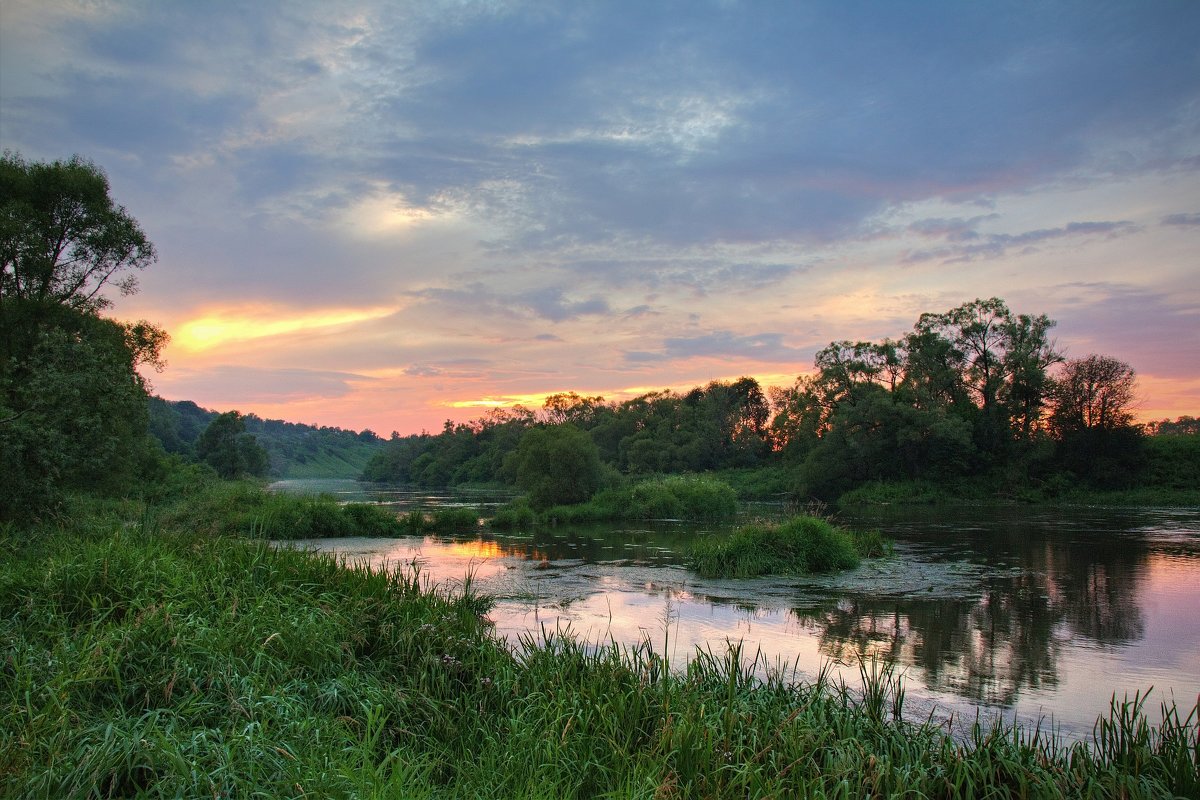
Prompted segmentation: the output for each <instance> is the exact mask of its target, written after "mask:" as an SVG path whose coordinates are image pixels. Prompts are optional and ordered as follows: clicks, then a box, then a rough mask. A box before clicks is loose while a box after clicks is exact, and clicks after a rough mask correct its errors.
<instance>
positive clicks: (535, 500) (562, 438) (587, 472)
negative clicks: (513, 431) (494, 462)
mask: <svg viewBox="0 0 1200 800" xmlns="http://www.w3.org/2000/svg"><path fill="white" fill-rule="evenodd" d="M514 468H515V472H516V479H517V485H518V486H520V487H521V488H522V489H524V490H525V491H526V492H528V494H529V504H530V505H531V506H533V507H534V508H549V507H550V506H553V505H563V504H571V503H582V502H583V501H585V500H587V499H588V498H590V497H591V496H592V495H593V494H595V492H596V490H597V489H599V488H600V481H601V477H602V475H603V472H602V470H601V466H600V451H599V450H598V449H597V447H596V445H595V443H593V442H592V440H591V439H590V438H589V437H588V435H587V434H586V433H584V432H583V431H581V430H579V429H578V428H576V427H575V426H573V425H554V426H549V427H537V428H531V429H530V430H528V431H526V432H525V434H524V435H523V436H522V437H521V443H520V444H519V445H518V446H517V451H516V453H515V455H514Z"/></svg>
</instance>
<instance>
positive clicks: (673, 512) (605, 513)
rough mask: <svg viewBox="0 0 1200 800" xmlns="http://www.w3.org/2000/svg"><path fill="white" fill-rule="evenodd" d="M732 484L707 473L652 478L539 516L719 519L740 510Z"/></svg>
mask: <svg viewBox="0 0 1200 800" xmlns="http://www.w3.org/2000/svg"><path fill="white" fill-rule="evenodd" d="M737 509H738V501H737V494H736V493H735V492H734V491H733V489H732V488H731V487H730V486H729V484H727V483H724V482H723V481H719V480H717V479H715V478H711V477H708V476H705V475H669V476H666V477H662V478H649V479H647V480H643V481H639V482H638V483H635V484H633V485H632V486H625V487H620V488H608V489H602V490H601V491H599V492H597V493H596V496H595V497H593V498H592V499H591V500H589V501H587V502H586V503H578V504H576V505H569V506H554V507H553V508H549V509H547V510H546V511H544V512H542V514H541V515H540V516H539V517H538V520H539V521H540V522H544V523H549V524H564V523H581V522H608V521H614V520H654V519H684V520H715V519H728V518H730V517H732V516H734V515H735V514H736V513H737Z"/></svg>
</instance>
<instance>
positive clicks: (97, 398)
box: [0, 152, 167, 520]
mask: <svg viewBox="0 0 1200 800" xmlns="http://www.w3.org/2000/svg"><path fill="white" fill-rule="evenodd" d="M153 260H154V249H153V247H152V246H151V245H150V243H149V241H148V240H147V239H146V237H145V234H144V233H143V232H142V231H141V229H140V228H139V227H138V225H137V223H136V222H135V221H134V220H133V218H132V217H130V216H129V215H128V214H127V213H126V212H125V210H124V209H123V208H121V207H120V206H117V205H116V204H115V203H114V202H113V201H112V199H111V198H110V197H109V195H108V180H107V178H105V176H104V173H103V172H101V171H100V170H99V168H97V167H96V166H95V165H93V164H90V163H89V162H86V161H84V160H82V159H80V158H73V159H71V160H69V161H65V162H64V161H56V162H53V163H40V162H32V163H31V162H26V161H24V160H23V159H22V158H21V157H20V156H18V155H16V154H13V153H10V152H5V153H4V155H3V157H0V469H2V470H3V474H4V481H5V490H4V492H3V493H0V520H3V519H13V518H17V517H31V516H39V515H43V514H46V513H50V512H51V511H52V510H53V509H54V507H55V506H56V505H57V504H58V503H59V501H60V500H61V498H62V496H63V493H64V492H66V491H69V490H77V489H81V488H85V487H86V488H88V489H91V490H95V491H101V492H119V491H124V490H127V489H129V488H131V487H132V485H133V484H134V483H135V481H136V479H137V478H138V477H139V475H140V474H141V472H142V470H143V469H144V468H145V467H146V466H147V465H153V464H154V463H155V461H156V458H155V454H154V453H153V450H152V448H151V447H150V445H149V444H148V442H147V439H146V435H145V433H146V427H147V420H146V408H145V394H146V392H145V388H146V387H145V381H144V379H143V378H142V376H141V375H140V374H139V373H138V372H137V367H138V366H139V365H148V366H151V367H154V368H161V366H162V362H161V360H160V357H159V353H160V350H161V348H162V346H163V344H164V343H165V342H166V339H167V337H166V334H165V333H164V332H163V331H162V330H160V329H158V328H156V327H155V326H153V325H151V324H150V323H148V322H144V321H143V322H137V323H121V322H116V321H114V320H109V319H105V318H103V317H101V316H100V315H99V312H100V311H101V310H102V309H103V308H105V307H106V306H107V305H108V304H109V302H108V300H107V299H106V298H105V297H104V296H103V295H102V294H101V290H102V289H104V288H105V287H106V286H108V285H115V286H116V287H117V288H118V289H120V290H121V291H122V292H123V293H129V292H132V291H133V290H134V288H135V282H134V281H133V279H132V276H131V275H122V273H127V272H130V271H133V270H139V269H142V268H144V267H145V266H146V265H147V264H149V263H150V262H152V261H153Z"/></svg>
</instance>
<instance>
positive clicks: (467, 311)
mask: <svg viewBox="0 0 1200 800" xmlns="http://www.w3.org/2000/svg"><path fill="white" fill-rule="evenodd" d="M413 294H414V296H416V297H419V298H421V299H424V300H427V301H429V302H432V303H434V304H436V305H437V306H440V307H441V308H442V309H444V310H445V311H446V312H448V313H451V314H456V315H464V316H468V317H469V316H474V317H481V316H493V317H509V318H520V317H532V318H536V319H545V320H549V321H550V322H564V321H567V320H572V319H577V318H579V317H587V316H605V315H608V314H610V313H612V309H611V308H610V307H609V305H608V301H606V300H605V299H604V298H602V297H599V296H592V297H588V298H586V299H582V300H573V299H571V298H569V297H568V296H567V293H566V291H565V290H564V289H561V288H559V287H555V286H545V287H542V288H537V289H531V290H529V291H525V292H511V293H507V294H506V293H502V292H497V291H494V290H492V289H491V288H489V287H487V286H486V285H484V284H482V283H472V284H469V285H467V286H466V287H464V288H461V289H446V288H431V289H423V290H421V291H418V292H414V293H413Z"/></svg>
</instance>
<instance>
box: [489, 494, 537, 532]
mask: <svg viewBox="0 0 1200 800" xmlns="http://www.w3.org/2000/svg"><path fill="white" fill-rule="evenodd" d="M487 522H488V525H490V526H491V527H493V528H495V529H497V530H502V531H512V530H522V529H525V528H529V527H532V526H533V525H534V524H535V523H536V522H537V513H536V512H535V511H534V510H533V509H532V508H530V507H529V501H528V500H527V499H526V498H524V497H518V498H517V499H516V500H513V501H512V502H509V503H505V504H504V505H502V506H500V507H499V508H497V509H496V511H495V512H494V513H493V514H492V516H491V517H490V518H489V519H488V521H487Z"/></svg>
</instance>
